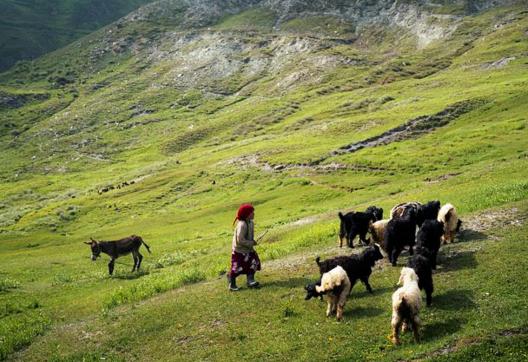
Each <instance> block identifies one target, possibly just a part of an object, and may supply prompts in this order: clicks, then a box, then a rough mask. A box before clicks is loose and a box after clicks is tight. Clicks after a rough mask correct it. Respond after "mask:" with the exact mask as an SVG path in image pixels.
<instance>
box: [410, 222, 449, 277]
mask: <svg viewBox="0 0 528 362" xmlns="http://www.w3.org/2000/svg"><path fill="white" fill-rule="evenodd" d="M443 234H444V223H443V222H441V221H437V220H425V221H424V223H423V225H422V227H421V228H420V230H418V235H417V237H416V246H417V247H420V248H425V249H427V250H428V251H429V253H430V259H431V266H432V268H433V269H436V258H437V255H438V250H440V243H441V240H442V235H443Z"/></svg>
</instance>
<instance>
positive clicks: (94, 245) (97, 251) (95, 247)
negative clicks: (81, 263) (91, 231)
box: [84, 238, 101, 261]
mask: <svg viewBox="0 0 528 362" xmlns="http://www.w3.org/2000/svg"><path fill="white" fill-rule="evenodd" d="M84 243H85V244H87V245H90V248H91V249H92V261H95V260H96V259H97V258H98V257H99V256H101V246H100V245H99V243H98V242H97V241H95V240H94V239H92V238H90V241H85V242H84Z"/></svg>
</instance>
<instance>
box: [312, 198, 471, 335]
mask: <svg viewBox="0 0 528 362" xmlns="http://www.w3.org/2000/svg"><path fill="white" fill-rule="evenodd" d="M339 218H340V220H341V227H340V232H339V239H340V246H343V242H344V241H346V243H347V244H348V246H349V247H354V245H353V241H354V238H355V237H356V236H359V239H360V240H361V242H362V243H363V244H370V241H371V240H370V239H366V235H367V233H368V232H370V235H371V237H372V239H373V241H374V243H373V245H370V246H368V247H367V248H366V249H365V250H364V251H363V252H362V253H361V254H353V255H351V256H337V257H335V258H332V259H328V260H324V261H321V260H320V258H319V257H317V258H316V262H317V265H318V266H319V271H320V273H321V278H320V279H319V281H317V282H315V283H312V284H308V285H307V286H306V287H305V289H306V298H305V299H306V300H309V299H311V298H315V297H320V298H321V299H322V296H323V295H327V298H328V306H327V310H326V315H327V316H330V315H332V314H334V313H335V314H336V318H337V320H338V321H339V320H341V319H342V317H343V308H344V306H345V303H346V299H347V297H348V295H349V294H350V292H351V290H352V287H353V286H354V284H355V283H356V281H357V280H358V279H359V280H361V282H363V283H364V284H365V287H366V288H367V290H368V291H369V292H370V293H372V288H371V286H370V284H369V276H370V274H371V273H372V267H373V266H374V265H375V263H376V261H377V260H380V259H383V257H384V255H385V256H387V257H388V259H389V261H390V262H391V264H392V265H393V266H396V261H397V259H398V256H399V255H400V253H401V252H402V251H403V249H404V248H405V247H408V248H409V255H410V256H411V257H410V258H409V260H408V262H407V267H404V268H402V270H401V274H400V279H399V282H398V284H399V285H401V287H400V288H399V289H398V290H396V291H395V292H394V294H393V295H392V321H391V327H392V335H391V341H392V343H394V344H399V343H400V339H399V334H400V330H401V329H403V330H404V331H405V330H407V329H409V326H410V327H411V328H412V330H413V333H414V338H415V340H416V342H418V341H419V338H420V335H419V328H420V317H419V312H420V306H421V293H420V290H422V289H423V290H425V293H426V300H427V305H428V306H430V305H431V302H432V293H433V270H434V269H436V257H437V254H438V250H439V249H440V244H441V243H442V242H443V243H444V244H446V243H449V242H453V240H454V237H455V235H456V233H457V232H458V231H459V230H460V226H461V223H462V221H460V220H459V219H458V215H457V212H456V209H455V207H454V206H453V205H451V204H445V205H444V206H442V207H440V201H430V202H428V203H426V204H420V203H418V202H407V203H403V204H399V205H396V206H395V207H393V208H392V210H391V212H390V219H386V220H382V218H383V209H381V208H378V207H375V206H370V207H369V208H367V210H366V211H365V212H349V213H347V214H345V215H343V214H342V213H339ZM417 227H418V233H416V228H417ZM415 245H416V247H415Z"/></svg>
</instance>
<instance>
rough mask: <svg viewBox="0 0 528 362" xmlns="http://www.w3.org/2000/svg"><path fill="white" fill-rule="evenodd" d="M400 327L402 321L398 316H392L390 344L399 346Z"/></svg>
mask: <svg viewBox="0 0 528 362" xmlns="http://www.w3.org/2000/svg"><path fill="white" fill-rule="evenodd" d="M401 325H402V319H401V317H400V316H399V315H398V314H394V313H393V315H392V321H391V327H392V334H391V341H392V344H400V328H401Z"/></svg>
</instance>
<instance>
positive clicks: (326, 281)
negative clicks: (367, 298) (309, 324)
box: [315, 266, 351, 321]
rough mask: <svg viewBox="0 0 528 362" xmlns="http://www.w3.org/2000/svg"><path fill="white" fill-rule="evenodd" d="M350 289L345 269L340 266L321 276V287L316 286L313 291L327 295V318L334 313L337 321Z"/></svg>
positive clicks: (339, 318) (341, 316)
mask: <svg viewBox="0 0 528 362" xmlns="http://www.w3.org/2000/svg"><path fill="white" fill-rule="evenodd" d="M336 288H337V289H338V290H337V291H336V290H335V289H336ZM350 288H351V284H350V279H348V276H347V273H346V271H345V269H343V268H342V267H341V266H336V267H335V268H334V269H332V270H330V271H329V272H327V273H324V274H323V276H322V277H321V285H320V286H319V285H318V286H316V287H315V290H316V291H317V292H319V293H327V294H328V296H327V298H328V306H327V308H326V316H327V317H329V316H330V315H332V314H333V313H334V312H335V313H336V319H337V320H338V321H339V320H341V319H342V318H343V308H344V307H345V303H346V298H347V296H348V294H349V293H350Z"/></svg>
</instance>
